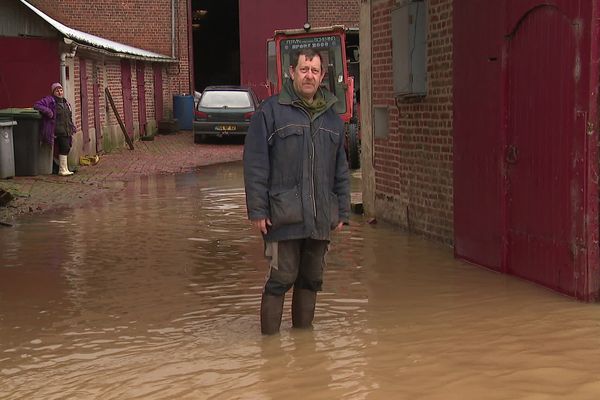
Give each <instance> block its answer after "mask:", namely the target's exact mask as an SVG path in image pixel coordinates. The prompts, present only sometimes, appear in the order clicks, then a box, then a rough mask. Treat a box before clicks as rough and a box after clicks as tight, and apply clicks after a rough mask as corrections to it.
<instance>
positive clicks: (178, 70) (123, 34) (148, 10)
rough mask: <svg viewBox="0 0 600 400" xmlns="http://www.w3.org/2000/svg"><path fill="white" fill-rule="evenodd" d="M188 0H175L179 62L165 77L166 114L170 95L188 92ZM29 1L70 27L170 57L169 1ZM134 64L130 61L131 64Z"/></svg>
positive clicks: (170, 106) (176, 53)
mask: <svg viewBox="0 0 600 400" xmlns="http://www.w3.org/2000/svg"><path fill="white" fill-rule="evenodd" d="M189 2H190V0H177V6H178V7H177V16H176V27H177V31H176V35H175V36H176V39H175V40H176V43H177V45H176V50H175V57H176V58H177V59H178V61H179V62H178V63H175V64H171V67H170V68H168V71H169V73H167V74H166V76H164V81H163V87H164V91H165V102H164V107H165V112H166V113H167V115H168V112H169V111H171V109H172V105H173V100H172V97H173V95H174V94H181V93H190V91H191V88H190V59H189V51H188V48H189V46H188V44H189V42H188V11H189V9H188V8H189V6H190V3H189ZM31 3H32V4H33V5H34V6H36V7H38V8H39V9H40V10H41V11H43V12H44V13H46V14H48V15H49V16H51V17H52V18H54V19H56V20H57V21H59V22H61V23H63V24H65V25H67V26H69V27H71V28H74V29H78V30H81V31H83V32H87V33H91V34H94V35H97V36H100V37H103V38H106V39H110V40H114V41H117V42H120V43H124V44H128V45H131V46H134V47H138V48H141V49H144V50H149V51H153V52H157V53H159V54H163V55H166V56H171V53H172V49H171V47H172V40H171V38H172V31H171V0H129V1H120V0H97V1H93V2H90V1H85V0H31ZM134 65H135V63H132V67H134ZM132 72H133V73H132V80H133V81H135V69H133V70H132ZM111 91H112V90H111ZM134 91H135V88H134Z"/></svg>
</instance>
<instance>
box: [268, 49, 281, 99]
mask: <svg viewBox="0 0 600 400" xmlns="http://www.w3.org/2000/svg"><path fill="white" fill-rule="evenodd" d="M276 51H277V49H276V47H275V42H274V41H273V39H271V40H269V41H268V42H267V77H268V79H269V84H270V85H271V86H272V87H273V90H274V91H275V92H278V90H277V54H276Z"/></svg>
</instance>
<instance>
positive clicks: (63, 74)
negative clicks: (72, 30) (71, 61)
mask: <svg viewBox="0 0 600 400" xmlns="http://www.w3.org/2000/svg"><path fill="white" fill-rule="evenodd" d="M64 42H65V44H67V45H70V46H71V51H70V52H66V51H63V52H61V53H60V84H61V85H62V86H63V88H65V87H66V86H65V85H66V84H67V57H70V58H73V57H75V52H76V51H77V44H73V41H72V40H71V39H67V38H64Z"/></svg>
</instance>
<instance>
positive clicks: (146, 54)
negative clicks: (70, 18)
mask: <svg viewBox="0 0 600 400" xmlns="http://www.w3.org/2000/svg"><path fill="white" fill-rule="evenodd" d="M20 1H21V3H23V4H24V5H25V6H27V7H28V8H29V9H31V11H33V12H34V13H36V14H37V15H38V16H40V17H41V18H42V19H43V20H44V21H46V22H47V23H48V24H50V25H51V26H52V27H53V28H54V29H56V30H57V31H58V32H59V33H60V34H62V35H63V36H64V37H66V38H68V39H71V40H73V41H74V42H76V43H78V44H82V45H87V46H91V47H94V48H97V49H100V50H104V51H108V52H110V53H115V54H114V55H115V56H117V57H127V56H130V57H131V58H142V59H146V60H149V61H162V62H172V61H176V60H175V59H173V58H171V57H169V56H165V55H163V54H158V53H154V52H151V51H147V50H143V49H138V48H137V47H133V46H129V45H126V44H123V43H119V42H115V41H112V40H108V39H104V38H101V37H99V36H96V35H92V34H89V33H85V32H81V31H78V30H77V29H73V28H69V27H68V26H66V25H64V24H61V23H60V22H58V21H57V20H55V19H53V18H51V17H49V16H48V15H46V14H44V13H43V12H42V11H40V10H38V9H37V8H35V7H34V6H32V5H31V4H29V3H28V2H27V1H25V0H20Z"/></svg>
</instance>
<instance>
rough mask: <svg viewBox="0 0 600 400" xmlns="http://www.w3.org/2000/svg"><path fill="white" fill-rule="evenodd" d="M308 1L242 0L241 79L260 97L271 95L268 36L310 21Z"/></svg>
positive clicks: (243, 83) (298, 26) (299, 26)
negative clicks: (269, 92)
mask: <svg viewBox="0 0 600 400" xmlns="http://www.w3.org/2000/svg"><path fill="white" fill-rule="evenodd" d="M307 18H308V16H307V6H306V0H302V1H295V2H285V1H280V0H256V1H240V80H241V83H242V85H247V86H252V87H254V88H255V89H256V94H257V95H258V96H259V97H260V98H264V97H265V96H266V95H267V91H266V88H265V86H264V85H265V82H266V80H267V51H266V47H267V39H268V38H270V37H273V31H275V30H276V29H288V28H302V25H304V23H305V22H307Z"/></svg>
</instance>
